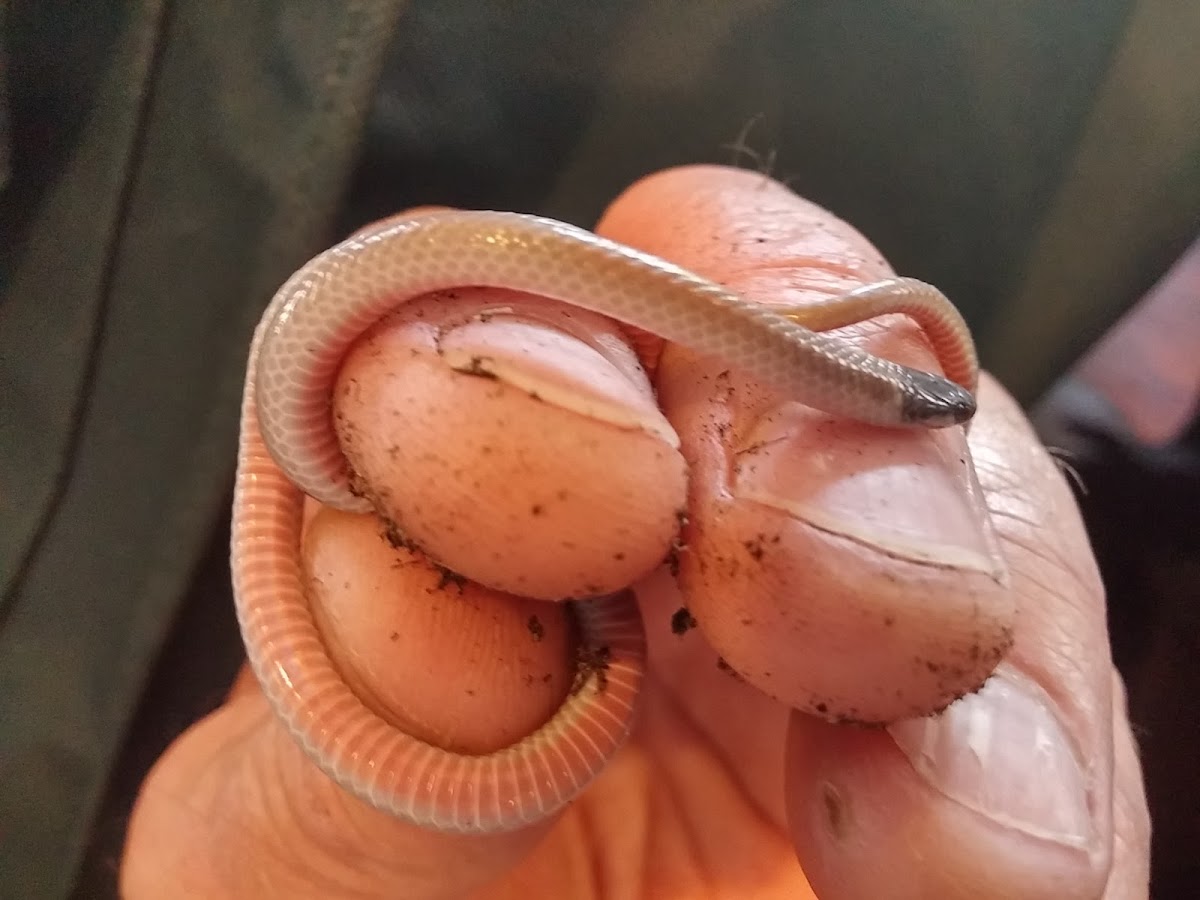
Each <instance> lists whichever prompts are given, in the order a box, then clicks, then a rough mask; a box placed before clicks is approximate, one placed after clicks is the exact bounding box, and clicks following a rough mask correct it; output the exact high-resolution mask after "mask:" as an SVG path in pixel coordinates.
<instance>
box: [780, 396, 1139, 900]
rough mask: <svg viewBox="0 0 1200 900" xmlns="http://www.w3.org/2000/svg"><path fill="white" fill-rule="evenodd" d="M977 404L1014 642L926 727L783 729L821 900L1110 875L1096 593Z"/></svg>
mask: <svg viewBox="0 0 1200 900" xmlns="http://www.w3.org/2000/svg"><path fill="white" fill-rule="evenodd" d="M979 401H980V403H979V405H980V412H979V415H978V416H977V418H976V422H975V425H974V427H973V428H972V430H971V449H972V453H973V455H974V458H975V460H976V466H977V468H978V470H979V473H980V481H981V484H982V486H983V489H984V492H985V495H986V497H987V501H988V507H989V509H990V511H991V515H992V517H993V519H994V521H995V522H996V528H997V532H998V534H999V537H1000V541H1001V544H1002V546H1003V549H1004V553H1005V556H1006V558H1007V559H1008V564H1009V571H1010V573H1011V577H1012V584H1013V589H1014V591H1015V594H1016V597H1017V599H1018V604H1019V623H1020V624H1019V628H1018V631H1017V640H1016V643H1015V645H1014V647H1013V649H1012V651H1011V652H1010V654H1009V655H1008V657H1007V659H1006V660H1005V662H1004V663H1003V664H1002V665H1001V666H1000V667H999V669H998V671H997V673H996V675H995V676H994V677H993V678H992V679H991V680H990V681H989V682H988V684H987V685H986V686H985V687H984V688H983V690H982V691H980V692H979V693H977V694H974V695H971V696H969V697H966V698H964V699H963V700H961V701H959V702H958V703H956V704H954V705H953V706H951V707H950V708H949V709H948V710H947V711H946V712H945V713H943V714H942V715H940V716H936V717H931V718H927V719H920V720H913V721H909V722H903V723H899V724H896V725H893V726H891V727H890V728H889V729H888V730H887V731H869V732H868V731H857V730H851V729H839V728H834V727H830V726H828V725H825V724H823V723H820V722H817V721H815V720H813V719H811V718H807V717H803V716H796V717H795V718H794V719H793V721H792V731H791V735H790V740H789V744H788V759H787V765H788V776H789V777H788V794H787V799H788V805H789V815H790V820H791V825H792V828H793V834H794V837H795V841H796V845H797V847H798V850H799V853H800V857H801V861H802V863H803V865H804V866H805V870H806V872H807V873H808V875H809V877H810V879H811V881H812V883H813V886H814V888H815V889H816V890H817V892H818V894H820V895H821V896H828V897H830V898H839V897H873V896H879V895H880V893H881V892H884V893H886V894H887V895H888V896H891V897H898V898H903V897H930V896H936V897H946V898H955V897H976V898H988V897H1027V898H1038V897H1068V898H1070V897H1092V898H1094V897H1099V896H1101V894H1102V892H1103V890H1104V885H1105V882H1106V880H1107V878H1108V875H1109V869H1110V863H1111V859H1112V843H1113V799H1114V798H1113V759H1114V756H1113V735H1114V723H1113V715H1114V713H1113V709H1114V707H1113V700H1112V696H1111V675H1110V673H1111V667H1112V663H1111V658H1110V655H1109V650H1108V641H1107V631H1106V623H1105V612H1104V599H1103V591H1102V587H1101V583H1100V580H1099V576H1098V573H1097V570H1096V566H1095V563H1094V560H1093V559H1092V556H1091V553H1090V550H1089V545H1088V541H1087V535H1086V533H1085V531H1084V529H1083V525H1082V522H1081V521H1080V518H1079V514H1078V512H1077V510H1076V507H1075V504H1074V500H1073V498H1072V496H1071V493H1070V491H1069V489H1068V488H1067V486H1066V483H1065V480H1064V479H1063V477H1062V474H1061V472H1060V471H1059V470H1058V468H1057V466H1056V465H1055V463H1054V461H1053V460H1052V459H1051V458H1050V456H1049V455H1048V454H1047V453H1045V452H1044V451H1043V450H1042V448H1041V447H1040V445H1039V444H1038V442H1037V438H1036V436H1035V435H1034V434H1033V432H1032V430H1031V429H1030V427H1029V425H1028V423H1027V422H1026V421H1025V419H1024V417H1023V415H1022V414H1021V411H1020V409H1019V408H1018V407H1017V405H1016V404H1015V403H1014V402H1013V400H1012V399H1011V398H1010V397H1008V396H1007V395H1006V394H1004V392H1003V391H1002V390H1001V389H1000V388H999V387H998V386H997V385H996V384H995V382H994V381H991V380H990V379H986V378H985V379H984V380H983V382H982V384H981V386H980V392H979ZM1125 771H1126V774H1125V775H1124V778H1125V779H1126V780H1125V785H1126V787H1127V788H1128V789H1129V790H1133V791H1136V786H1135V785H1134V784H1133V774H1132V773H1131V772H1128V770H1127V769H1126V770H1125ZM1131 837H1133V836H1132V835H1131ZM1126 866H1127V869H1126V871H1128V872H1131V873H1132V874H1131V877H1132V878H1134V879H1136V878H1137V877H1138V875H1137V874H1136V862H1135V861H1130V862H1128V863H1126Z"/></svg>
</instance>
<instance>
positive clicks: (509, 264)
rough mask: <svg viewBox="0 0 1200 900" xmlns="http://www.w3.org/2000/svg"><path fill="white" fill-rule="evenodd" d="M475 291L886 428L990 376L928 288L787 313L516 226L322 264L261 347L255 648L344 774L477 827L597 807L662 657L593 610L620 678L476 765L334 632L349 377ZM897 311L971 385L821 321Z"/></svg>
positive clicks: (255, 395) (450, 215) (943, 414)
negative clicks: (517, 298)
mask: <svg viewBox="0 0 1200 900" xmlns="http://www.w3.org/2000/svg"><path fill="white" fill-rule="evenodd" d="M475 285H478V286H490V287H499V288H506V289H511V290H517V291H523V292H526V293H531V294H537V295H541V296H544V297H549V298H551V299H554V300H559V301H561V302H564V303H569V304H572V305H575V306H579V307H582V308H586V309H589V310H591V311H593V312H596V313H600V314H602V315H606V316H610V317H612V318H613V319H616V320H618V321H620V322H622V323H624V324H626V325H628V326H632V327H634V328H637V329H641V330H643V331H646V332H649V333H652V334H655V335H658V336H660V337H662V338H664V339H665V340H667V341H670V342H674V343H679V344H684V345H686V346H688V347H690V348H692V349H693V350H696V351H698V352H701V353H704V354H708V355H711V356H714V357H717V358H720V359H722V360H723V361H724V363H725V364H727V365H728V366H729V367H730V368H733V369H738V370H741V371H743V372H744V373H745V374H747V375H749V376H751V377H753V378H755V379H756V380H758V381H759V382H760V383H762V384H763V385H764V386H765V387H769V388H773V389H775V390H777V391H779V392H780V393H781V394H783V395H785V396H788V397H790V398H792V399H794V400H797V401H800V402H803V403H806V404H808V405H810V406H814V407H817V408H819V409H822V410H824V411H826V412H830V413H833V414H838V415H842V416H846V417H849V418H852V419H857V420H860V421H864V422H868V423H873V424H879V425H888V426H908V427H912V426H916V427H939V426H944V425H951V424H955V423H960V422H964V421H966V420H968V419H969V418H970V416H971V415H972V414H973V412H974V399H973V396H972V393H971V391H972V389H973V388H974V382H975V377H976V368H977V364H976V360H975V355H974V350H973V346H972V343H971V340H970V337H969V333H968V332H967V329H966V326H965V324H964V323H963V321H962V319H961V317H960V316H959V315H958V313H957V311H956V310H955V309H954V307H953V306H952V305H951V304H950V303H949V301H948V300H946V299H945V297H943V296H942V295H941V293H940V292H938V291H937V290H936V289H935V288H932V287H930V286H929V285H925V284H923V283H921V282H917V281H912V280H911V279H893V280H890V281H887V282H882V283H880V284H879V285H875V286H870V287H868V288H865V289H863V290H861V291H857V292H854V293H852V294H849V295H845V296H844V297H840V298H835V299H833V300H830V301H827V302H826V303H823V304H819V305H817V306H815V307H811V308H808V307H806V308H801V309H786V310H778V309H771V308H767V307H764V306H761V305H757V304H753V303H749V302H747V301H744V300H742V299H740V298H739V297H737V296H736V295H735V294H733V293H732V292H730V291H728V290H727V289H725V288H724V287H722V286H720V285H717V284H714V283H712V282H710V281H707V280H705V279H703V278H700V277H698V276H697V275H694V274H692V273H690V272H687V271H685V270H683V269H680V268H678V267H676V266H674V265H671V264H669V263H667V262H665V261H663V260H659V259H656V258H654V257H651V256H648V255H646V254H643V253H639V252H637V251H634V250H631V249H629V248H627V247H623V246H621V245H619V244H615V243H612V242H610V241H606V240H604V239H602V238H599V237H597V236H595V235H593V234H591V233H589V232H586V231H582V230H580V229H577V228H574V227H572V226H569V225H564V224H562V223H559V222H554V221H551V220H547V219H539V218H535V217H531V216H523V215H518V214H512V213H491V212H446V213H434V214H424V215H421V216H418V217H413V218H411V219H406V220H403V221H398V222H397V221H392V222H388V223H385V224H383V225H380V226H377V227H375V228H372V229H368V230H366V231H364V232H360V233H358V234H357V235H355V236H354V237H353V238H351V239H350V240H347V241H345V242H343V243H342V244H339V245H338V246H336V247H334V248H332V249H330V250H328V251H326V252H325V253H323V254H321V255H319V256H318V257H316V258H315V259H313V260H312V261H310V262H309V263H308V264H307V265H305V266H304V267H302V268H301V269H300V270H299V271H298V272H297V273H296V274H295V275H294V276H293V277H292V278H290V279H289V280H288V282H287V283H286V284H285V285H284V286H283V287H282V288H281V289H280V291H279V292H278V293H277V294H276V296H275V298H274V300H273V301H272V303H271V304H270V306H269V307H268V309H267V311H266V313H265V314H264V316H263V319H262V322H261V324H260V326H259V328H258V330H257V332H256V334H255V337H254V341H253V344H252V346H251V351H250V360H249V367H248V371H247V379H246V388H245V393H244V397H243V406H242V426H241V429H242V430H241V442H240V447H239V465H238V477H237V486H236V493H235V499H234V510H233V513H234V516H233V534H232V558H231V562H232V570H233V580H234V593H235V597H236V602H237V610H238V617H239V622H240V624H241V628H242V635H243V640H244V642H245V645H246V648H247V653H248V656H249V660H250V663H251V665H252V667H253V669H254V671H255V673H256V675H257V676H258V679H259V681H260V683H261V684H262V685H263V688H264V690H265V693H266V695H267V697H268V699H269V701H270V703H271V705H272V707H273V709H274V711H275V713H276V714H277V715H278V716H279V717H280V719H281V720H282V721H283V722H284V723H285V725H286V726H287V727H288V729H289V730H290V731H291V732H292V734H293V735H294V736H295V737H296V738H297V740H299V741H300V743H301V744H302V745H303V746H304V748H305V749H306V751H307V752H308V754H309V755H310V757H311V758H312V759H313V760H314V762H316V763H317V765H319V766H320V767H321V768H322V769H323V770H324V771H325V772H326V773H328V774H329V775H330V776H331V777H333V778H334V779H335V780H336V781H337V782H338V783H340V784H341V785H343V786H344V787H345V788H347V789H348V790H350V791H351V792H353V793H354V794H356V795H357V796H359V797H360V798H362V799H363V800H365V801H366V802H368V803H371V804H372V805H374V806H376V807H378V808H381V809H384V810H387V811H389V812H391V813H392V814H394V815H397V816H399V817H401V818H404V819H406V820H409V821H412V822H414V823H417V824H420V825H423V826H427V827H433V828H440V829H446V830H456V831H463V832H485V831H495V830H504V829H511V828H516V827H520V826H522V825H525V824H528V823H530V822H533V821H536V820H538V819H541V818H543V817H544V816H546V815H549V814H551V813H552V812H554V811H555V810H557V809H560V808H561V807H562V806H564V805H565V804H566V803H568V802H569V801H570V800H571V799H572V798H573V797H574V796H576V795H577V794H578V792H579V791H580V790H582V789H583V788H584V787H585V786H586V784H587V783H588V782H589V781H590V780H591V779H592V778H593V777H594V776H595V775H596V774H598V773H599V771H600V770H601V769H602V768H603V766H604V764H605V763H606V761H607V760H608V759H609V758H611V756H612V754H613V753H614V752H615V751H616V749H617V748H618V747H619V746H620V744H621V743H622V742H623V741H624V739H625V737H626V736H627V734H628V732H629V730H630V728H631V725H632V721H633V717H634V712H635V705H636V699H637V695H638V692H639V689H640V685H641V680H642V674H643V669H644V656H645V646H644V636H643V633H642V625H641V621H640V617H639V615H638V611H637V608H636V605H635V604H634V602H633V599H632V595H631V594H630V593H629V592H628V591H626V592H622V593H620V594H617V595H614V596H611V597H607V598H602V599H598V600H595V601H591V602H587V603H582V602H581V603H577V604H575V609H576V613H577V615H578V618H579V622H580V626H581V641H582V642H583V643H584V645H585V646H589V647H592V648H603V650H604V653H605V655H606V659H605V667H604V670H603V672H596V673H592V675H591V676H590V677H589V678H587V679H586V680H584V681H583V683H582V687H579V688H578V689H577V690H575V691H574V692H573V693H572V694H571V695H570V696H569V697H568V699H567V700H566V702H565V703H564V704H563V706H562V707H561V708H560V709H559V711H558V712H557V713H556V714H555V715H554V716H553V718H552V719H551V720H550V722H548V723H547V724H546V725H545V726H544V727H543V728H542V729H540V730H539V731H537V732H536V733H534V734H533V735H531V736H530V737H528V738H526V739H525V740H524V741H522V742H520V743H518V744H516V745H514V746H513V747H510V748H507V749H505V750H502V751H500V752H498V753H494V754H489V755H483V756H468V755H462V754H456V753H450V752H447V751H444V750H441V749H438V748H435V747H432V746H430V745H428V744H426V743H424V742H422V741H419V740H417V739H415V738H413V737H411V736H409V735H407V734H405V733H403V732H402V731H400V730H399V729H398V728H396V727H395V726H393V725H391V724H390V723H388V722H387V721H386V720H384V719H382V718H381V717H379V716H378V715H377V714H376V713H374V712H372V711H371V710H370V709H368V708H367V707H366V706H365V705H364V704H363V703H362V702H361V701H360V700H359V699H358V698H357V697H356V696H355V695H354V694H353V692H352V691H351V690H350V688H349V687H348V686H347V685H346V684H345V682H344V681H343V680H342V678H341V677H340V675H339V674H338V672H337V670H336V668H335V666H334V665H333V663H332V662H331V660H330V658H329V655H328V652H327V651H326V648H325V647H324V645H323V643H322V641H321V636H320V633H319V631H318V629H317V627H316V625H315V623H314V619H313V616H312V613H311V610H310V607H309V602H308V600H307V598H306V596H305V590H304V582H303V577H302V570H301V564H300V560H299V546H300V536H301V517H302V508H303V497H304V494H308V495H309V496H312V497H314V498H315V499H317V500H320V501H321V502H323V503H326V504H329V505H333V506H336V507H339V508H342V509H347V510H354V511H363V512H365V511H369V510H370V507H369V505H368V504H367V503H366V501H364V500H363V499H362V498H360V497H358V496H356V495H355V494H353V493H351V491H350V487H349V477H348V476H349V473H348V470H347V465H346V462H345V460H344V458H343V456H342V453H341V450H340V448H339V446H338V442H337V437H336V434H335V433H334V431H333V427H332V422H331V416H330V395H331V391H332V384H333V380H334V378H335V377H336V373H337V369H338V366H339V364H340V362H341V360H342V359H343V357H344V355H345V353H346V351H347V349H348V348H349V347H350V345H351V344H352V343H353V342H354V341H355V340H356V339H357V338H358V337H359V336H360V335H361V334H363V332H365V331H366V330H367V329H368V328H369V327H370V326H371V325H373V324H374V323H375V322H377V321H378V320H379V319H380V318H382V317H383V316H385V315H387V314H388V313H390V312H392V311H393V310H394V309H395V308H396V307H398V306H399V305H400V304H402V303H404V302H407V301H409V300H412V299H415V298H416V297H418V296H422V295H425V294H428V293H430V292H433V291H437V290H444V289H450V288H458V287H467V286H475ZM889 312H902V313H906V314H908V315H910V316H912V317H913V318H915V319H916V320H917V321H918V322H919V323H921V325H922V326H923V327H924V329H925V331H926V333H927V334H928V335H929V336H930V338H931V341H932V342H933V344H934V347H935V349H936V350H937V351H938V353H939V357H940V358H941V360H942V365H943V368H944V369H945V370H946V372H947V375H948V376H949V377H950V378H953V379H954V381H956V382H958V383H957V384H956V383H954V382H952V381H950V380H947V379H946V378H942V377H940V376H936V375H931V374H928V373H924V372H920V371H917V370H913V369H908V368H905V367H903V366H900V365H897V364H895V363H891V362H888V361H886V360H882V359H879V358H878V357H875V356H872V355H870V354H868V353H866V352H865V351H863V350H861V349H859V348H857V347H855V346H853V345H851V344H849V343H847V342H844V341H842V340H839V339H837V338H835V337H833V336H830V335H825V334H822V333H820V332H819V331H817V330H814V329H822V330H824V329H829V328H834V327H838V326H841V325H845V324H849V323H851V322H854V321H858V320H861V319H865V318H870V317H873V316H876V315H881V314H883V313H889ZM801 322H804V323H806V324H807V325H810V326H811V327H805V325H804V324H800V323H801Z"/></svg>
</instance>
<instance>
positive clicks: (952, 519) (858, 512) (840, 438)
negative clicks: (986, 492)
mask: <svg viewBox="0 0 1200 900" xmlns="http://www.w3.org/2000/svg"><path fill="white" fill-rule="evenodd" d="M740 446H741V447H743V448H744V449H743V450H740V451H739V450H737V448H735V469H734V479H735V480H734V492H735V493H736V495H737V496H739V497H742V498H744V499H748V500H754V501H757V502H759V503H763V504H765V505H768V506H773V507H775V508H777V509H780V510H783V511H785V512H787V513H788V514H789V515H791V516H793V517H795V518H797V519H799V520H801V521H804V522H807V523H809V524H810V525H813V526H814V527H816V528H818V529H820V530H822V531H826V532H829V533H832V534H837V535H841V536H843V537H847V538H850V539H851V540H853V541H856V542H858V543H861V544H865V545H868V546H873V547H876V548H878V549H880V550H882V551H883V552H885V553H887V554H889V555H891V556H895V557H899V558H903V559H911V560H914V561H917V562H923V563H932V564H935V565H943V566H948V567H953V568H958V569H968V570H975V571H981V572H985V573H988V574H989V575H991V576H992V577H993V578H994V579H996V580H997V581H1003V580H1004V579H1005V577H1006V575H1005V571H1006V570H1005V567H1004V564H1003V562H1002V559H1001V557H1000V554H999V551H998V550H997V543H996V538H995V533H994V531H993V530H992V527H991V522H990V519H989V518H988V513H987V507H986V504H985V503H984V499H983V494H982V491H981V490H980V487H979V483H978V481H977V479H976V477H975V471H974V468H973V466H972V463H971V460H970V457H969V455H968V453H967V448H966V440H965V437H964V436H963V435H962V433H961V431H960V429H944V430H939V431H924V432H916V431H911V432H910V431H894V432H889V433H887V434H885V435H882V436H881V435H880V432H879V431H878V429H869V428H867V427H866V426H861V427H860V426H856V425H854V424H853V423H847V422H836V423H835V422H831V420H829V419H828V418H827V417H822V416H820V415H819V414H815V413H813V412H812V411H809V410H807V409H805V408H803V407H799V406H798V405H797V404H787V405H785V406H783V407H780V408H778V409H776V410H774V411H772V412H771V413H770V414H769V415H767V416H764V417H762V419H761V420H760V421H759V422H758V423H756V425H755V427H754V428H752V429H750V430H749V432H748V433H747V434H746V435H745V436H744V437H743V438H742V439H741V441H740Z"/></svg>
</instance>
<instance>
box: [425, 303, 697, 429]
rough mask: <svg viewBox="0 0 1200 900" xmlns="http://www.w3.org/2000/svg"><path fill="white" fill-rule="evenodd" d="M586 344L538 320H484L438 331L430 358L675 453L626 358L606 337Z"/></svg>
mask: <svg viewBox="0 0 1200 900" xmlns="http://www.w3.org/2000/svg"><path fill="white" fill-rule="evenodd" d="M574 330H576V331H577V330H578V329H577V328H576V329H574ZM587 338H588V339H587V340H585V339H583V338H582V337H581V336H580V335H578V334H572V333H569V332H567V333H564V332H563V331H561V330H558V329H557V328H555V327H552V326H551V325H549V324H544V323H542V322H540V321H526V320H523V319H521V318H520V317H515V316H510V315H504V314H497V315H490V314H489V315H484V316H481V317H480V318H479V320H477V321H473V322H467V323H464V324H461V325H458V326H456V327H454V328H452V329H448V330H447V331H445V332H444V333H443V334H442V335H441V336H440V337H439V339H438V351H439V354H440V356H441V357H442V359H443V360H444V361H445V362H446V363H447V364H448V365H449V366H450V367H451V368H453V369H455V370H456V371H460V372H465V373H467V374H471V375H478V376H481V377H486V378H492V379H495V380H497V381H500V382H503V383H505V384H508V385H511V386H513V387H516V388H518V389H520V390H522V391H525V392H526V393H528V394H529V395H530V396H531V397H534V398H536V399H537V400H540V401H543V402H545V403H549V404H551V405H554V406H558V407H561V408H563V409H567V410H570V411H572V412H576V413H578V414H580V415H582V416H586V417H588V418H590V419H593V420H595V421H598V422H605V423H607V424H610V425H613V426H614V427H616V428H621V429H625V430H635V431H643V432H646V433H648V434H651V435H654V436H655V437H657V438H659V439H660V440H661V441H663V442H664V443H666V444H667V445H668V446H670V447H671V448H673V449H677V448H678V447H679V436H678V434H676V432H675V429H674V428H673V427H672V426H671V423H670V422H668V421H667V419H666V417H665V416H663V414H662V412H661V411H660V410H659V408H658V405H657V403H656V402H655V400H654V394H653V391H652V389H651V387H650V383H649V380H648V379H647V377H646V374H645V372H644V371H643V370H642V369H641V367H640V365H639V364H638V363H637V359H636V357H635V356H634V355H633V353H632V351H630V350H629V349H628V348H626V347H624V346H617V344H616V342H615V341H614V340H612V339H611V336H606V335H600V336H599V338H600V341H599V346H596V344H597V343H598V342H597V340H596V335H591V334H589V335H587Z"/></svg>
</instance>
